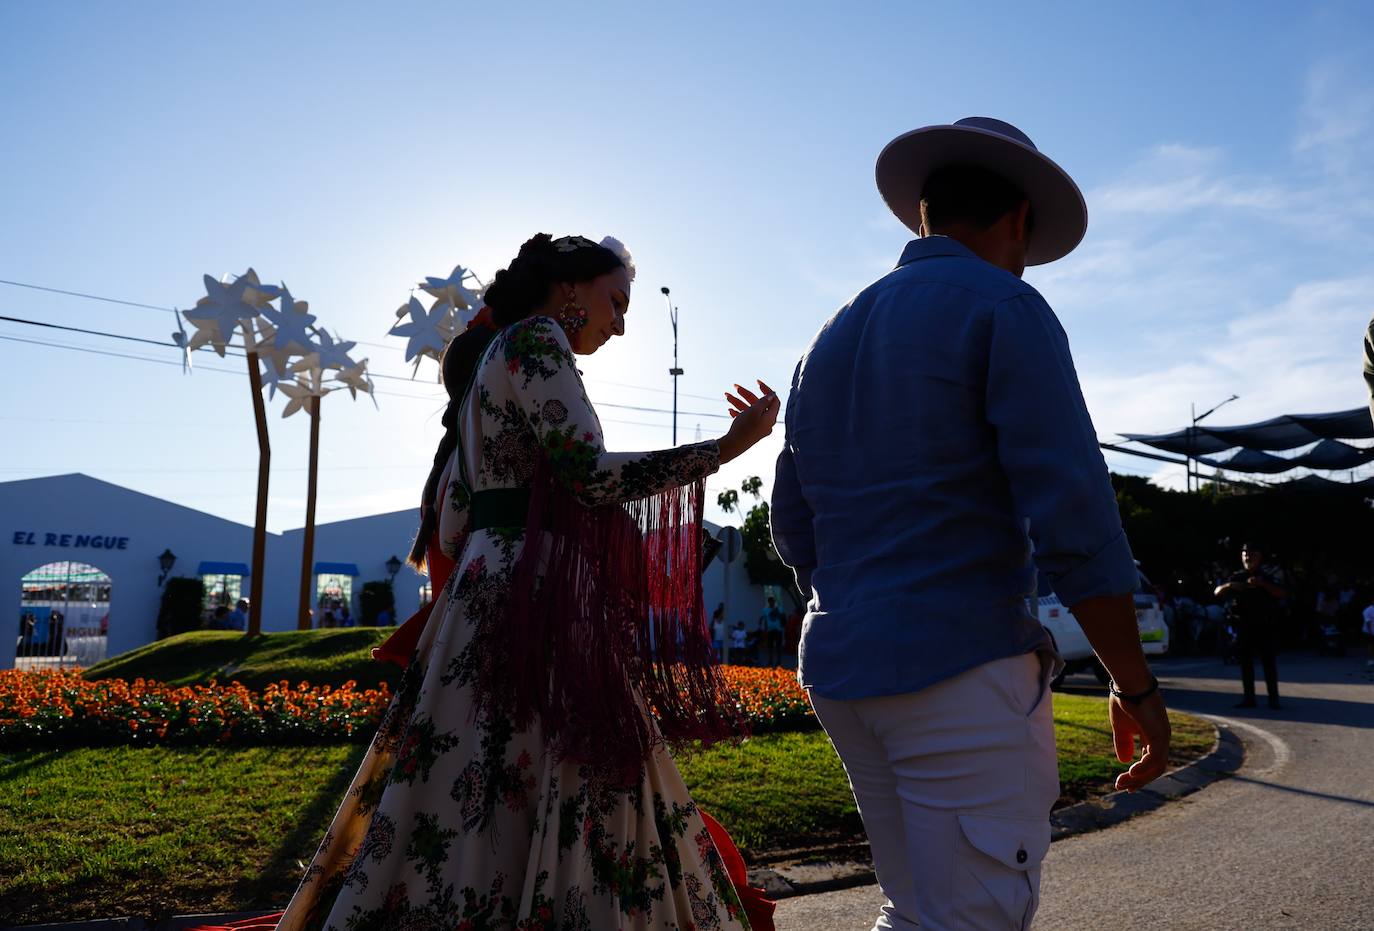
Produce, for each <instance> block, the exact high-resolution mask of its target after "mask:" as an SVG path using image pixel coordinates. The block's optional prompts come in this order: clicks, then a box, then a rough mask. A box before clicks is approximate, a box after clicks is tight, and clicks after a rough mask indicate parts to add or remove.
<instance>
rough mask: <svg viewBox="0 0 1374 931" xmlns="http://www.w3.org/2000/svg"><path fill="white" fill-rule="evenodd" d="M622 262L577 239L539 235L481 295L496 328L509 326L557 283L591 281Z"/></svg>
mask: <svg viewBox="0 0 1374 931" xmlns="http://www.w3.org/2000/svg"><path fill="white" fill-rule="evenodd" d="M624 267H625V263H624V261H623V260H622V259H621V258H620V256H619V255H617V254H616V253H614V252H612V251H611V250H610V249H608V248H606V247H605V246H601V245H597V244H596V243H593V242H591V241H590V240H587V239H583V238H581V237H576V236H572V237H566V238H564V239H559V240H555V239H554V238H553V237H551V236H550V235H549V234H548V233H539V234H538V235H536V236H533V237H531V238H530V239H528V240H526V242H525V244H524V245H523V246H521V247H520V253H519V255H517V256H516V257H515V260H514V261H512V262H511V263H510V266H509V267H508V268H504V269H502V270H501V271H499V272H497V273H496V276H495V277H494V278H492V280H491V284H489V285H487V290H486V293H485V295H484V299H485V300H486V304H487V306H488V307H490V308H491V310H492V318H493V319H494V320H495V322H496V324H497V325H498V326H502V327H505V326H509V325H511V324H512V323H515V322H517V321H519V320H523V319H525V318H526V317H528V316H530V315H531V314H533V313H534V311H535V310H537V309H538V308H540V307H541V306H543V305H544V303H545V302H546V301H547V300H548V299H549V291H550V290H551V289H552V288H553V286H554V285H556V284H559V283H560V282H567V281H571V282H582V281H591V280H592V279H593V278H597V277H599V276H601V275H604V274H607V273H608V272H611V271H614V270H615V269H617V268H624Z"/></svg>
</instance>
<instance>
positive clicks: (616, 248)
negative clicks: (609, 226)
mask: <svg viewBox="0 0 1374 931" xmlns="http://www.w3.org/2000/svg"><path fill="white" fill-rule="evenodd" d="M601 246H602V248H605V249H610V250H611V251H612V252H614V253H615V254H616V256H617V257H618V258H619V259H620V261H621V262H623V263H625V272H626V274H628V275H629V276H630V281H634V280H635V260H634V258H633V257H632V256H631V255H630V250H629V249H626V248H625V244H624V243H623V242H621V241H620V240H619V239H616V238H615V237H614V236H607V237H606V238H605V239H603V240H601Z"/></svg>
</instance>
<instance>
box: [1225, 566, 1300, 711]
mask: <svg viewBox="0 0 1374 931" xmlns="http://www.w3.org/2000/svg"><path fill="white" fill-rule="evenodd" d="M1264 556H1265V553H1264V550H1262V549H1261V548H1260V547H1259V546H1257V545H1256V544H1253V543H1246V544H1243V545H1242V546H1241V549H1240V560H1241V563H1242V565H1243V566H1244V568H1243V569H1242V570H1241V571H1240V572H1235V573H1232V574H1231V577H1230V578H1229V579H1228V580H1227V581H1225V582H1223V583H1222V584H1220V585H1218V586H1217V587H1216V596H1217V597H1218V598H1225V599H1226V600H1227V612H1226V613H1227V616H1228V618H1229V619H1230V621H1231V624H1232V626H1233V627H1234V628H1235V631H1236V658H1237V659H1238V660H1239V661H1240V681H1241V687H1242V688H1243V689H1244V690H1245V697H1244V698H1243V699H1242V700H1241V701H1240V703H1239V704H1237V705H1236V707H1237V708H1253V707H1255V654H1256V653H1259V656H1260V662H1261V664H1262V665H1263V666H1264V685H1265V689H1266V691H1267V692H1268V693H1269V707H1270V708H1273V709H1274V710H1276V711H1277V710H1279V708H1280V707H1281V706H1280V705H1279V671H1278V661H1277V658H1276V655H1275V653H1276V650H1277V649H1278V647H1277V644H1278V627H1279V602H1281V601H1282V600H1283V599H1284V598H1286V597H1287V596H1288V593H1287V591H1285V590H1284V588H1283V587H1282V586H1281V585H1280V584H1279V576H1278V573H1277V572H1276V571H1275V570H1273V569H1270V568H1268V567H1266V566H1265V565H1264Z"/></svg>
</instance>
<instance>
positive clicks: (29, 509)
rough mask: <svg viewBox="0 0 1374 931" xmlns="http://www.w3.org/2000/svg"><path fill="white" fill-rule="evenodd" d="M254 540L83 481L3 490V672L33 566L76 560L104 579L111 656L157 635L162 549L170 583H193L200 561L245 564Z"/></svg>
mask: <svg viewBox="0 0 1374 931" xmlns="http://www.w3.org/2000/svg"><path fill="white" fill-rule="evenodd" d="M88 537H89V538H92V539H89V540H88V539H83V538H88ZM252 537H253V532H252V530H251V529H250V528H248V527H244V526H242V525H241V524H235V523H233V522H232V521H227V520H224V519H222V518H219V517H214V516H213V515H210V514H203V513H201V512H199V511H194V510H191V509H190V508H184V507H181V506H180V505H176V504H172V503H171V502H169V501H163V500H162V499H160V498H154V497H152V496H150V495H144V494H140V493H139V492H136V491H130V490H129V489H127V488H121V487H120V486H118V485H112V484H110V483H109V482H102V481H100V480H98V479H93V478H90V477H89V476H85V475H57V476H52V477H49V478H40V479H26V480H22V481H17V482H4V483H0V606H3V607H2V608H0V669H7V668H9V667H11V666H13V665H14V652H15V641H16V639H17V636H18V618H19V603H20V594H21V589H20V580H21V579H22V578H23V577H24V575H25V574H27V573H28V572H31V571H32V570H34V569H36V568H38V567H39V566H41V565H44V564H46V563H50V562H57V561H61V560H73V561H78V562H84V563H89V564H90V565H92V566H95V567H96V568H98V569H101V570H102V571H104V572H105V573H106V574H107V575H109V576H110V579H111V592H110V631H109V645H108V648H107V650H108V655H111V656H113V655H115V654H116V653H122V652H124V651H126V650H131V649H133V648H134V647H138V646H142V645H143V644H145V643H150V642H151V641H152V640H154V639H155V638H156V636H157V611H158V604H159V602H160V600H161V597H162V589H161V588H160V587H159V585H158V581H157V580H158V575H159V574H160V572H161V570H160V569H159V567H158V556H159V555H161V553H162V551H163V550H165V549H170V550H171V551H172V552H173V553H175V554H176V557H177V561H176V565H175V566H174V567H173V569H172V574H173V575H179V574H184V575H192V574H194V573H195V571H196V567H197V565H198V564H199V563H200V562H201V560H218V561H226V562H243V563H247V562H249V561H250V557H251V555H252ZM97 540H98V542H99V545H95V543H96V541H97ZM107 541H112V542H113V546H107Z"/></svg>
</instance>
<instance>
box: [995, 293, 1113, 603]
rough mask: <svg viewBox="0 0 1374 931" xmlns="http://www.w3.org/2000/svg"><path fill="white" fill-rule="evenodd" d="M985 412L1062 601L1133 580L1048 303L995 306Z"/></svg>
mask: <svg viewBox="0 0 1374 931" xmlns="http://www.w3.org/2000/svg"><path fill="white" fill-rule="evenodd" d="M987 417H988V421H989V422H990V423H991V425H992V427H993V429H994V430H995V431H996V434H997V453H998V458H999V460H1000V462H1001V464H1002V468H1003V471H1004V472H1005V473H1006V476H1007V480H1008V482H1009V484H1010V486H1011V493H1012V498H1013V500H1014V501H1015V504H1016V508H1017V510H1018V512H1019V513H1020V514H1021V515H1022V516H1023V517H1025V518H1027V519H1028V520H1029V523H1030V535H1031V540H1032V541H1033V542H1034V544H1035V561H1036V564H1037V565H1038V566H1039V568H1040V570H1041V571H1042V572H1044V573H1045V575H1046V577H1047V578H1048V579H1049V581H1050V584H1051V585H1052V586H1053V587H1054V590H1055V592H1056V594H1058V595H1059V597H1060V599H1061V600H1062V601H1063V602H1064V603H1065V604H1067V605H1070V606H1072V605H1074V604H1077V603H1078V602H1080V601H1083V600H1085V599H1088V598H1093V597H1097V596H1102V595H1122V594H1126V593H1128V592H1133V591H1135V590H1136V588H1137V587H1138V585H1139V573H1138V572H1137V570H1136V566H1135V560H1134V558H1133V556H1132V555H1131V547H1130V544H1129V543H1128V542H1127V540H1126V535H1125V533H1124V532H1123V531H1122V529H1121V515H1120V512H1119V510H1118V509H1117V503H1116V494H1115V492H1114V491H1113V490H1112V483H1111V477H1110V475H1109V474H1108V472H1107V465H1106V462H1105V461H1104V460H1103V458H1102V451H1101V449H1100V448H1099V447H1098V445H1097V432H1096V430H1094V429H1093V424H1092V418H1091V417H1090V416H1089V415H1088V408H1087V405H1086V404H1084V402H1083V392H1082V390H1081V389H1080V387H1079V384H1078V375H1077V373H1076V372H1075V371H1074V367H1073V358H1072V357H1071V355H1070V354H1069V341H1068V338H1067V336H1065V334H1064V330H1063V327H1061V326H1060V325H1059V320H1058V319H1057V318H1056V317H1055V315H1054V312H1053V311H1052V310H1050V308H1049V305H1048V304H1046V303H1045V302H1044V300H1043V299H1041V298H1040V297H1039V296H1038V295H1034V294H1030V295H1020V296H1018V297H1015V298H1012V299H1010V300H1007V301H1003V302H1002V303H1000V304H998V305H997V306H996V308H995V309H994V311H993V316H992V332H991V338H990V345H989V352H988V376H987Z"/></svg>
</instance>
